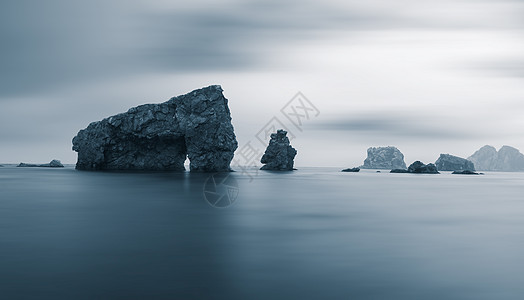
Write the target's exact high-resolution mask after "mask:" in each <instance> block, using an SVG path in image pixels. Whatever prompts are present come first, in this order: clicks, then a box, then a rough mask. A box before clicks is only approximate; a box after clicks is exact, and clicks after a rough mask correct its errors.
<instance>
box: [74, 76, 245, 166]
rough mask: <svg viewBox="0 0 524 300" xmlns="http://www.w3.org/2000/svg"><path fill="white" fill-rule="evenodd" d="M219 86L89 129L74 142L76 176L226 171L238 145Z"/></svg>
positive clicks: (145, 107)
mask: <svg viewBox="0 0 524 300" xmlns="http://www.w3.org/2000/svg"><path fill="white" fill-rule="evenodd" d="M227 102H228V100H227V99H226V98H225V97H224V95H223V94H222V88H221V87H220V86H219V85H213V86H209V87H206V88H202V89H198V90H194V91H192V92H190V93H188V94H186V95H182V96H177V97H173V98H171V99H170V100H169V101H167V102H164V103H161V104H145V105H141V106H138V107H134V108H131V109H129V110H128V111H127V112H126V113H122V114H118V115H115V116H112V117H109V118H106V119H104V120H102V121H99V122H93V123H91V124H89V126H88V127H87V128H86V129H83V130H80V132H79V133H78V135H77V136H76V137H75V138H74V139H73V150H74V151H76V152H78V161H77V164H76V168H77V169H79V170H184V169H185V168H184V161H185V160H186V156H187V157H189V160H190V166H189V168H190V170H191V171H196V172H220V171H230V170H231V169H230V162H231V160H232V159H233V154H234V151H235V150H236V149H237V146H238V144H237V141H236V137H235V133H234V130H233V125H232V124H231V114H230V111H229V107H228V105H227Z"/></svg>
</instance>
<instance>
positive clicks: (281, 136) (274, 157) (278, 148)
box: [260, 129, 297, 171]
mask: <svg viewBox="0 0 524 300" xmlns="http://www.w3.org/2000/svg"><path fill="white" fill-rule="evenodd" d="M286 135H287V131H284V130H282V129H279V130H278V131H277V132H276V133H272V134H271V140H270V141H269V145H268V146H267V148H266V152H265V153H264V155H263V156H262V159H261V160H260V162H261V163H263V164H264V165H263V166H262V168H260V169H261V170H274V171H291V170H293V163H294V162H293V160H294V159H295V155H297V150H296V149H295V148H293V147H291V145H290V144H289V139H288V137H287V136H286Z"/></svg>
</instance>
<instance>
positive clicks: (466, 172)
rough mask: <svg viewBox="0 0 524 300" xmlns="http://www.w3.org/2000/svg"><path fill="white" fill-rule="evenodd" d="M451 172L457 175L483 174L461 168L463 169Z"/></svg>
mask: <svg viewBox="0 0 524 300" xmlns="http://www.w3.org/2000/svg"><path fill="white" fill-rule="evenodd" d="M451 174H459V175H484V174H483V173H477V172H473V171H470V170H463V171H453V173H451Z"/></svg>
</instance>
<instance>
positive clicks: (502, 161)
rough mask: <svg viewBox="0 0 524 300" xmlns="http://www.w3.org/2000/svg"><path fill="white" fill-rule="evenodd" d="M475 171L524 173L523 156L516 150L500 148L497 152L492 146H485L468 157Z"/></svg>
mask: <svg viewBox="0 0 524 300" xmlns="http://www.w3.org/2000/svg"><path fill="white" fill-rule="evenodd" d="M468 159H469V160H470V161H472V162H473V163H474V164H475V167H476V168H477V170H482V171H507V172H519V171H524V155H523V154H522V153H520V151H519V150H518V149H516V148H513V147H510V146H502V148H500V149H499V151H497V150H496V149H495V148H494V147H493V146H489V145H486V146H484V147H482V148H480V149H479V150H477V151H476V152H475V153H474V154H473V155H471V156H470V157H468Z"/></svg>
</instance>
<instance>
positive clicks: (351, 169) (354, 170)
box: [342, 168, 360, 173]
mask: <svg viewBox="0 0 524 300" xmlns="http://www.w3.org/2000/svg"><path fill="white" fill-rule="evenodd" d="M342 172H354V173H356V172H360V168H348V169H344V170H342Z"/></svg>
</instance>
